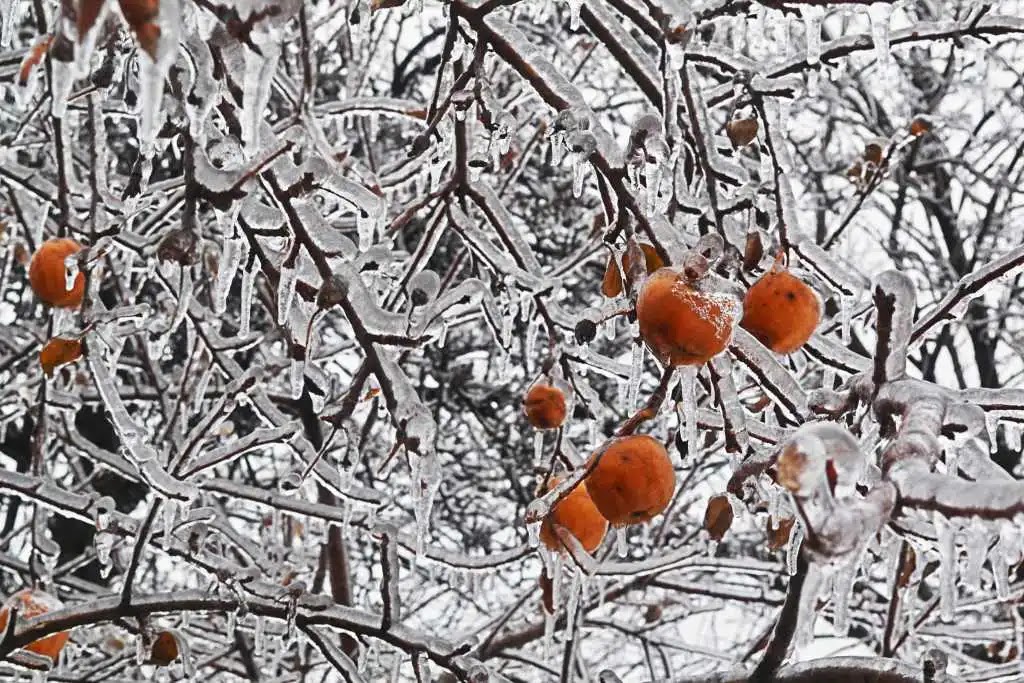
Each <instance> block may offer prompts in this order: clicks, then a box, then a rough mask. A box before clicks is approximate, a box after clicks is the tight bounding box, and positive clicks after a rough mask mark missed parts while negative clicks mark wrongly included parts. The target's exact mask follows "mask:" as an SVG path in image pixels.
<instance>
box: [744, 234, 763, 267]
mask: <svg viewBox="0 0 1024 683" xmlns="http://www.w3.org/2000/svg"><path fill="white" fill-rule="evenodd" d="M763 257H764V243H763V242H761V233H759V232H758V231H757V230H751V231H750V232H748V233H747V244H746V246H744V248H743V270H747V271H750V270H754V269H755V268H757V266H758V264H759V263H761V259H762V258H763Z"/></svg>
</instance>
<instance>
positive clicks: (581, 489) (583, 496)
mask: <svg viewBox="0 0 1024 683" xmlns="http://www.w3.org/2000/svg"><path fill="white" fill-rule="evenodd" d="M560 481H561V479H560V478H559V479H555V478H553V479H552V480H551V484H550V485H549V486H548V490H549V491H550V490H551V489H552V488H554V487H555V486H557V485H558V483H559V482H560ZM556 524H557V525H558V526H561V527H565V528H566V529H568V530H569V533H571V534H572V535H573V536H575V537H576V539H577V540H578V541H579V542H580V545H582V546H583V549H584V550H586V551H587V552H588V553H592V552H594V551H595V550H597V547H598V546H599V545H601V540H602V539H603V538H604V534H605V531H607V530H608V520H606V519H605V518H604V517H602V516H601V513H600V512H599V511H598V509H597V507H596V506H595V505H594V501H592V500H591V499H590V494H589V493H587V487H586V486H585V485H583V484H577V485H576V488H574V489H573V490H572V491H570V492H569V495H567V496H566V497H565V498H563V499H562V500H560V501H558V504H557V505H555V508H554V509H553V510H552V511H551V513H550V514H549V515H548V516H547V517H546V518H545V519H544V522H543V523H542V524H541V526H540V540H541V541H543V542H544V545H546V546H547V547H548V548H550V549H551V550H561V549H562V540H561V539H560V538H559V537H558V533H557V531H556V530H555V525H556Z"/></svg>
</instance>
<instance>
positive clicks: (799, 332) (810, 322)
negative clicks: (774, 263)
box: [740, 269, 821, 353]
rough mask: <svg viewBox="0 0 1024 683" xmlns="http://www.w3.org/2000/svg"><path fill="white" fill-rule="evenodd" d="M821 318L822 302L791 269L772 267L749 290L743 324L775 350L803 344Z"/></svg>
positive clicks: (782, 350)
mask: <svg viewBox="0 0 1024 683" xmlns="http://www.w3.org/2000/svg"><path fill="white" fill-rule="evenodd" d="M820 320H821V304H820V303H819V302H818V295H817V294H815V293H814V290H813V289H811V288H810V287H809V286H808V285H807V284H806V283H805V282H804V281H803V280H801V279H800V278H798V277H796V276H794V275H792V274H790V272H789V271H788V270H775V269H773V270H770V271H768V272H767V273H765V274H764V276H763V277H761V279H760V280H758V281H757V282H755V283H754V285H753V286H752V287H751V288H750V289H749V290H748V291H747V295H746V297H745V298H744V299H743V320H742V321H740V325H741V326H742V327H743V328H744V329H745V330H747V331H748V332H750V334H752V335H754V336H755V337H757V339H758V341H760V342H761V343H762V344H764V345H765V346H767V347H768V348H770V349H771V350H772V351H774V352H775V353H793V352H794V351H796V350H797V349H799V348H800V347H801V346H803V345H804V344H805V343H806V342H807V340H808V339H810V338H811V335H812V334H814V330H815V329H816V328H817V327H818V322H819V321H820Z"/></svg>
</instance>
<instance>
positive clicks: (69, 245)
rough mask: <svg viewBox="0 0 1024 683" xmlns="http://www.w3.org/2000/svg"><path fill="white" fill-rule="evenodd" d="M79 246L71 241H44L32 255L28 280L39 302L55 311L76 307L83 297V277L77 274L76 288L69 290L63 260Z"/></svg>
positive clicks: (83, 275)
mask: <svg viewBox="0 0 1024 683" xmlns="http://www.w3.org/2000/svg"><path fill="white" fill-rule="evenodd" d="M81 250H82V246H81V245H80V244H79V243H78V242H76V241H75V240H72V239H67V238H61V239H52V240H47V241H45V242H43V244H42V246H40V247H39V249H37V250H36V253H35V254H33V255H32V262H31V263H30V264H29V267H28V281H29V284H30V285H32V291H33V292H35V293H36V296H37V297H38V298H39V300H40V301H43V302H44V303H48V304H50V305H51V306H57V307H58V308H75V307H76V306H78V305H79V304H81V303H82V297H83V296H85V274H84V273H79V274H78V276H77V277H76V278H75V286H74V287H72V288H71V291H68V289H67V287H66V282H67V279H66V277H65V273H66V272H67V269H66V268H65V267H64V259H65V258H67V257H68V256H71V255H72V254H77V253H78V252H79V251H81Z"/></svg>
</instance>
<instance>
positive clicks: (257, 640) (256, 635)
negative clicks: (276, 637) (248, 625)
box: [252, 615, 266, 655]
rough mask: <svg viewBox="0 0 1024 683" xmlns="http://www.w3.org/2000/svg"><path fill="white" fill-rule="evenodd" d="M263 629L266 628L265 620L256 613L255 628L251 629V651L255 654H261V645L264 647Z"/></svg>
mask: <svg viewBox="0 0 1024 683" xmlns="http://www.w3.org/2000/svg"><path fill="white" fill-rule="evenodd" d="M265 629H266V622H265V620H264V618H263V617H261V616H259V615H257V616H256V628H255V629H254V630H253V634H252V649H253V652H254V653H255V654H256V655H261V654H263V647H264V645H265V641H266V634H265V632H264V631H265Z"/></svg>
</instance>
